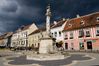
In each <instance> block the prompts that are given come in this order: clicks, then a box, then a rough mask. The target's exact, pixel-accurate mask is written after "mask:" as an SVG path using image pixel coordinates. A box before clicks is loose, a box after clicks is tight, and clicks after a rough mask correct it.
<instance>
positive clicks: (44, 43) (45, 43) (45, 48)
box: [39, 37, 53, 54]
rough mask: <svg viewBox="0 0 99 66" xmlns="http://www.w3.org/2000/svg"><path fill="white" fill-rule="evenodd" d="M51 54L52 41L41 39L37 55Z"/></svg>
mask: <svg viewBox="0 0 99 66" xmlns="http://www.w3.org/2000/svg"><path fill="white" fill-rule="evenodd" d="M51 52H53V40H52V38H50V37H48V38H41V41H40V47H39V53H43V54H47V53H51Z"/></svg>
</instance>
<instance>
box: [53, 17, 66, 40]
mask: <svg viewBox="0 0 99 66" xmlns="http://www.w3.org/2000/svg"><path fill="white" fill-rule="evenodd" d="M66 22H67V20H66V19H64V18H63V19H62V20H60V21H58V22H57V21H54V25H53V26H52V27H51V34H52V36H53V38H55V39H56V42H60V41H63V40H64V35H63V32H62V31H63V29H64V26H65V24H66Z"/></svg>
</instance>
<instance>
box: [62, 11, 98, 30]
mask: <svg viewBox="0 0 99 66" xmlns="http://www.w3.org/2000/svg"><path fill="white" fill-rule="evenodd" d="M97 17H99V12H96V13H92V14H89V15H85V16H81V17H80V18H74V19H70V20H68V21H67V24H66V25H65V27H64V31H67V30H75V29H80V28H85V27H92V26H96V25H99V22H97ZM81 21H83V24H81Z"/></svg>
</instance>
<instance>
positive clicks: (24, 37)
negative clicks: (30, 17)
mask: <svg viewBox="0 0 99 66" xmlns="http://www.w3.org/2000/svg"><path fill="white" fill-rule="evenodd" d="M36 29H38V28H37V26H36V25H35V24H34V23H33V24H31V25H27V26H21V27H20V28H19V29H18V30H17V31H16V32H15V33H14V34H13V35H12V39H11V40H12V43H11V47H20V48H26V47H28V35H29V34H30V33H32V32H33V31H35V30H36Z"/></svg>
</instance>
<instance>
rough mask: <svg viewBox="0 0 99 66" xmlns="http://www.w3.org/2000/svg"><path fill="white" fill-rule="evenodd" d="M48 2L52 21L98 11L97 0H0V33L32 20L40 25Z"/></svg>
mask: <svg viewBox="0 0 99 66" xmlns="http://www.w3.org/2000/svg"><path fill="white" fill-rule="evenodd" d="M48 3H50V4H51V11H52V21H54V20H59V19H61V18H63V17H64V18H74V17H76V14H79V15H86V14H90V13H93V12H97V11H99V0H0V34H1V33H4V32H7V31H14V30H16V29H17V28H18V27H20V26H21V25H28V24H31V23H33V22H35V23H36V24H38V25H39V26H40V25H42V24H43V23H45V11H46V6H47V5H48Z"/></svg>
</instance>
